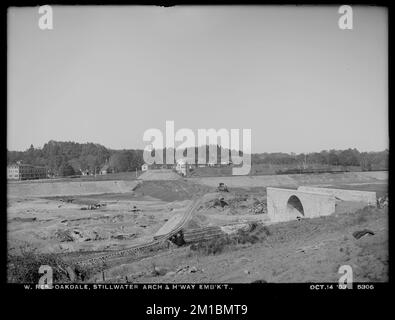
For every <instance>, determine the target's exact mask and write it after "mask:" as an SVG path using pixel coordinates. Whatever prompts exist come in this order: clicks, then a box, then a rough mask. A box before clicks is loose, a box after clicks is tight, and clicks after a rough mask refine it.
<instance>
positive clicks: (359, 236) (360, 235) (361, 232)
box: [352, 229, 374, 239]
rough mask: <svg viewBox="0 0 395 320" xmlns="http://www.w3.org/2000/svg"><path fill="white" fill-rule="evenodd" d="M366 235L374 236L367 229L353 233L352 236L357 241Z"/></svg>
mask: <svg viewBox="0 0 395 320" xmlns="http://www.w3.org/2000/svg"><path fill="white" fill-rule="evenodd" d="M367 234H370V235H374V232H373V231H372V230H369V229H364V230H359V231H355V232H354V233H353V234H352V235H353V237H354V238H355V239H359V238H361V237H363V236H365V235H367Z"/></svg>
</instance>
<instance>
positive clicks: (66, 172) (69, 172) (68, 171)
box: [59, 163, 75, 177]
mask: <svg viewBox="0 0 395 320" xmlns="http://www.w3.org/2000/svg"><path fill="white" fill-rule="evenodd" d="M59 174H60V175H61V176H63V177H68V176H73V175H75V171H74V169H73V167H72V166H71V165H70V164H68V163H65V164H62V165H61V166H60V169H59Z"/></svg>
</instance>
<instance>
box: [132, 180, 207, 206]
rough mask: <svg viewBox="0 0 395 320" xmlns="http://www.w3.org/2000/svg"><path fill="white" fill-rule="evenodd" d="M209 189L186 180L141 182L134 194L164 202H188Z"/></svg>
mask: <svg viewBox="0 0 395 320" xmlns="http://www.w3.org/2000/svg"><path fill="white" fill-rule="evenodd" d="M209 190H210V189H209V188H208V187H204V186H201V185H198V184H194V183H191V182H189V181H186V180H172V181H143V182H141V183H140V184H139V185H138V186H137V187H136V188H135V189H134V192H135V193H136V194H138V195H141V196H151V197H154V198H157V199H160V200H164V201H169V202H171V201H179V200H190V199H192V197H194V196H196V195H199V194H204V193H206V192H208V191H209Z"/></svg>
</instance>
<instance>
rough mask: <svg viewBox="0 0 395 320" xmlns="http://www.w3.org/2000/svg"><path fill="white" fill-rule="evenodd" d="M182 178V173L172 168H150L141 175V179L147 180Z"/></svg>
mask: <svg viewBox="0 0 395 320" xmlns="http://www.w3.org/2000/svg"><path fill="white" fill-rule="evenodd" d="M179 179H182V177H181V176H180V175H178V174H177V173H175V172H174V171H172V170H167V169H157V170H149V171H146V172H144V173H143V174H142V175H141V176H140V177H139V180H145V181H150V180H153V181H157V180H179Z"/></svg>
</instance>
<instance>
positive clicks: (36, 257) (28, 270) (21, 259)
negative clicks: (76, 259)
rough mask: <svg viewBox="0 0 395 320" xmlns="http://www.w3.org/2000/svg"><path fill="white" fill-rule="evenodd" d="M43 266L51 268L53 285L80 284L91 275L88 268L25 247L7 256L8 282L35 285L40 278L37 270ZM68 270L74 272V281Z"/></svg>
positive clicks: (40, 275) (51, 254) (54, 255)
mask: <svg viewBox="0 0 395 320" xmlns="http://www.w3.org/2000/svg"><path fill="white" fill-rule="evenodd" d="M43 265H47V266H50V267H51V268H52V270H53V283H71V282H81V281H84V280H85V279H87V278H88V276H89V275H90V274H91V273H92V271H91V270H89V269H88V268H84V267H81V266H79V265H74V264H69V263H66V262H65V261H63V260H62V259H61V258H60V257H59V256H58V255H56V254H53V253H48V254H40V253H37V252H36V250H35V249H32V248H29V247H26V246H25V247H21V248H20V253H13V254H8V257H7V266H8V268H7V278H8V282H10V283H35V284H37V283H38V281H39V279H40V278H41V277H42V274H40V273H39V268H40V266H43ZM68 270H71V271H73V272H74V274H75V279H74V281H72V280H71V278H70V275H69V271H68Z"/></svg>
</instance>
